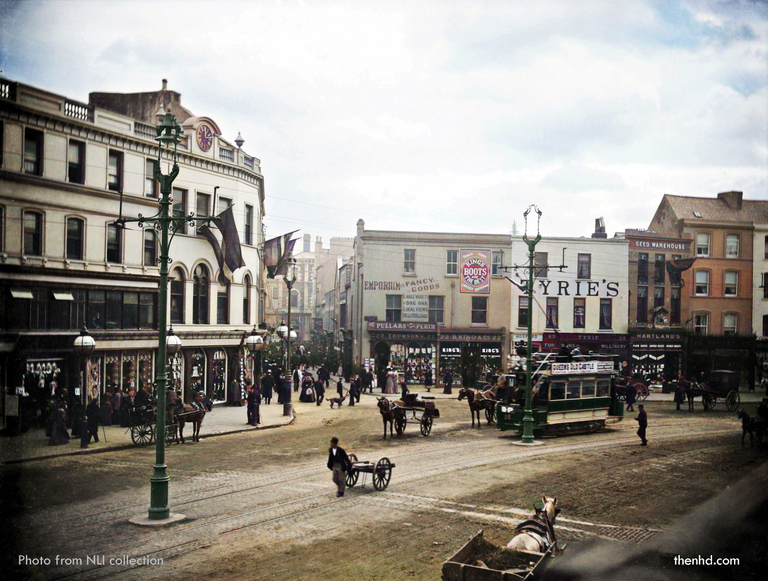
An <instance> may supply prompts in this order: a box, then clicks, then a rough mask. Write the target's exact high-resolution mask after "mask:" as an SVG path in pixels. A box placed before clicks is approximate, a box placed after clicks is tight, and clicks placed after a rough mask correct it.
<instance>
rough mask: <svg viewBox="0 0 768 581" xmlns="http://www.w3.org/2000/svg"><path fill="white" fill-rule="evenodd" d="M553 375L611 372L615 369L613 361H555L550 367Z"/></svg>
mask: <svg viewBox="0 0 768 581" xmlns="http://www.w3.org/2000/svg"><path fill="white" fill-rule="evenodd" d="M550 371H551V372H552V375H578V374H586V373H610V372H611V371H613V362H612V361H574V362H572V363H553V364H552V366H551V367H550Z"/></svg>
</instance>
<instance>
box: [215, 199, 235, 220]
mask: <svg viewBox="0 0 768 581" xmlns="http://www.w3.org/2000/svg"><path fill="white" fill-rule="evenodd" d="M216 205H217V206H218V210H217V211H216V215H217V216H218V215H219V214H221V213H222V212H223V211H224V210H226V209H227V208H229V207H230V206H231V205H232V200H231V199H229V198H225V197H223V196H219V200H218V203H217V204H216Z"/></svg>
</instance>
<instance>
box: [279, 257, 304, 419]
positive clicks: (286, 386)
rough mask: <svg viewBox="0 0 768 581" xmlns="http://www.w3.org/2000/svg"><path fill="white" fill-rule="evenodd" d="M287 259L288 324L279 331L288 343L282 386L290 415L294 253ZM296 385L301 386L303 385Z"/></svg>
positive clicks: (284, 277)
mask: <svg viewBox="0 0 768 581" xmlns="http://www.w3.org/2000/svg"><path fill="white" fill-rule="evenodd" d="M285 261H286V264H287V269H286V270H287V272H286V274H285V275H284V276H283V280H284V281H285V286H287V287H288V326H287V327H286V326H285V323H283V324H282V325H280V327H278V329H277V332H278V334H280V335H281V336H282V337H283V339H284V340H285V345H286V347H285V352H286V358H285V373H286V376H285V380H284V381H283V385H282V386H281V387H282V388H283V415H284V416H290V415H291V408H292V404H291V382H292V381H293V374H292V373H291V339H295V338H296V332H295V331H293V330H292V327H291V291H292V290H293V283H295V282H296V259H295V258H294V257H293V255H289V256H288V258H286V260H285ZM296 387H298V388H301V386H296Z"/></svg>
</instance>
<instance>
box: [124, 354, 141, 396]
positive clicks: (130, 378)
mask: <svg viewBox="0 0 768 581" xmlns="http://www.w3.org/2000/svg"><path fill="white" fill-rule="evenodd" d="M137 389H138V387H137V383H136V353H135V352H134V353H123V391H130V390H133V391H134V392H136V391H137Z"/></svg>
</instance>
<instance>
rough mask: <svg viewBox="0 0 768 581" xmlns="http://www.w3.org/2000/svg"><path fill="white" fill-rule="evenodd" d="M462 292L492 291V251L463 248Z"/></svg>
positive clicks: (482, 292) (487, 292)
mask: <svg viewBox="0 0 768 581" xmlns="http://www.w3.org/2000/svg"><path fill="white" fill-rule="evenodd" d="M460 255H461V258H460V264H459V274H460V275H461V285H460V287H461V288H460V292H462V293H472V294H483V295H487V294H490V292H491V251H490V250H461V251H460Z"/></svg>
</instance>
